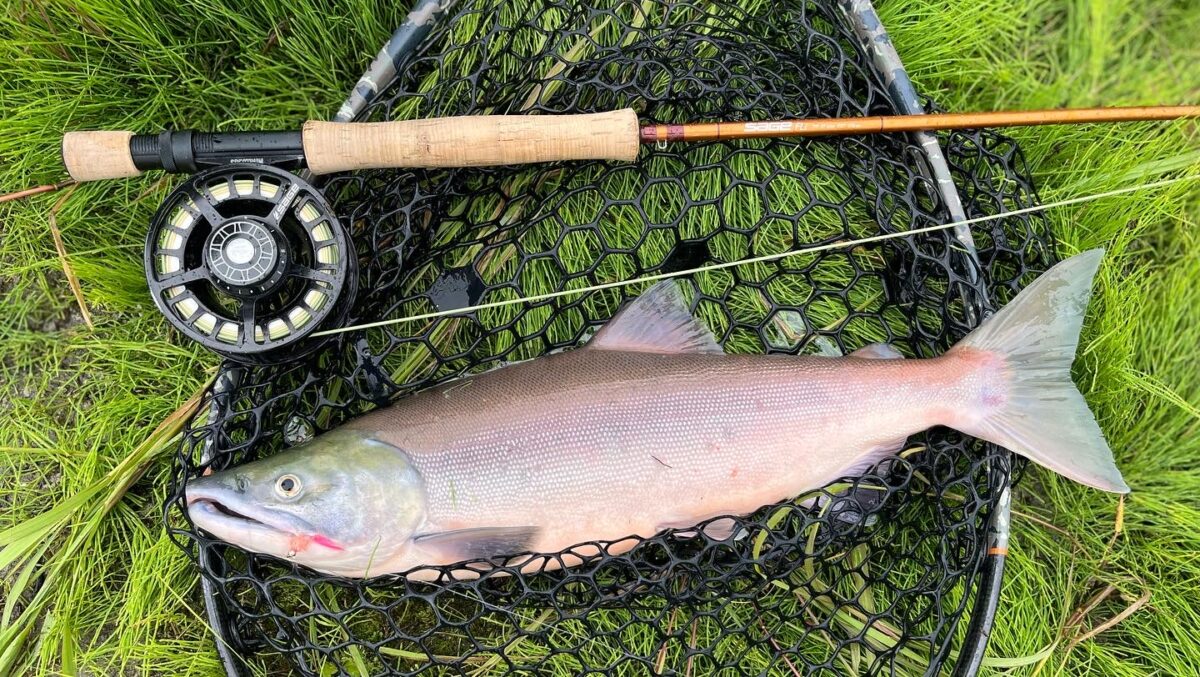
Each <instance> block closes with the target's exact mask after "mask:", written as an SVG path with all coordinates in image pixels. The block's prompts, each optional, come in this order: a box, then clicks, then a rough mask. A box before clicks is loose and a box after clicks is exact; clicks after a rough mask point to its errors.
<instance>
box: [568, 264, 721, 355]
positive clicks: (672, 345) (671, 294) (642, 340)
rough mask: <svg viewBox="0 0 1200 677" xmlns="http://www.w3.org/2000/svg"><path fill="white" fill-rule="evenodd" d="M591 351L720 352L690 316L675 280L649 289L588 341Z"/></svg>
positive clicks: (709, 332) (698, 322) (707, 331)
mask: <svg viewBox="0 0 1200 677" xmlns="http://www.w3.org/2000/svg"><path fill="white" fill-rule="evenodd" d="M587 347H588V348H589V349H591V350H613V351H624V352H637V353H718V354H719V353H723V352H724V351H723V350H721V346H719V345H718V344H717V340H716V339H715V338H713V335H712V332H711V331H709V330H708V327H705V326H704V325H703V324H701V323H700V321H699V320H697V319H696V318H694V317H692V314H691V313H690V312H689V311H688V306H687V303H685V302H684V299H683V293H682V292H681V291H680V290H679V285H678V284H677V283H676V282H675V281H674V280H664V281H663V282H659V283H658V284H656V285H654V286H653V287H650V288H649V289H647V290H646V291H645V292H643V293H642V295H641V296H639V297H637V298H636V299H634V300H633V302H632V303H630V304H629V305H628V306H626V307H625V308H624V309H623V310H621V311H620V312H619V313H617V314H616V315H615V316H614V317H613V318H612V319H611V320H609V321H608V324H606V325H604V327H603V328H602V329H601V330H600V331H599V332H597V334H596V336H595V337H593V338H592V340H591V341H589V342H588V344H587Z"/></svg>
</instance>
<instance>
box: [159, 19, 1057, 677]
mask: <svg viewBox="0 0 1200 677" xmlns="http://www.w3.org/2000/svg"><path fill="white" fill-rule="evenodd" d="M746 4H747V5H749V7H750V9H745V8H739V7H737V6H732V5H726V4H724V3H718V2H694V3H693V2H678V3H669V4H662V3H634V2H616V3H601V4H599V5H597V6H591V5H583V4H580V3H574V2H571V3H558V2H550V3H503V4H501V5H500V6H499V7H485V6H480V5H477V4H470V3H462V4H459V5H457V6H456V7H455V9H454V11H453V13H452V14H453V15H452V16H451V17H448V18H447V19H446V20H445V21H443V22H442V24H441V27H439V28H438V29H436V30H435V31H434V33H433V34H432V36H431V37H430V39H429V40H428V41H427V42H426V44H425V45H424V46H423V47H422V49H421V50H419V51H418V52H416V53H414V54H413V55H411V56H410V58H409V60H408V63H407V65H406V66H405V67H404V69H403V70H402V73H401V76H400V78H399V80H398V82H397V83H396V85H395V86H394V88H393V89H392V90H391V91H390V92H389V96H386V97H384V98H383V100H381V101H380V102H379V103H377V104H376V105H375V106H373V107H372V109H371V110H370V111H369V116H370V117H372V118H374V119H401V118H410V117H418V116H421V117H424V116H439V115H463V114H499V113H566V112H591V111H604V110H611V109H616V108H620V107H626V106H630V107H633V108H635V109H637V110H638V112H639V115H640V116H641V117H642V119H643V120H646V121H652V122H679V121H693V120H712V119H735V120H744V119H772V118H783V117H810V116H813V117H815V116H822V117H829V116H849V115H874V114H887V113H892V112H894V110H893V107H892V105H891V103H890V102H889V100H888V98H887V95H886V93H885V92H886V90H885V88H884V85H883V83H882V82H881V81H880V80H879V78H878V77H877V76H876V75H875V74H874V73H873V72H872V70H871V68H870V66H869V62H868V61H867V59H866V57H865V56H864V54H863V53H862V51H861V49H860V48H859V46H858V44H857V43H856V41H855V40H854V39H853V37H852V35H853V34H852V32H851V31H850V29H849V27H848V26H847V25H846V20H845V19H844V18H843V17H842V15H841V14H840V12H839V11H838V9H837V8H836V6H835V5H834V3H832V2H820V1H818V0H805V1H800V2H786V3H779V4H773V3H770V2H761V3H760V2H753V3H746ZM941 141H942V143H943V146H944V149H945V153H946V156H947V158H948V160H949V162H950V164H951V166H952V169H953V172H954V176H955V180H956V184H957V185H958V187H959V189H960V191H961V194H962V198H963V201H964V203H965V205H966V209H967V211H968V216H980V215H985V214H995V213H997V212H999V211H1001V210H1007V209H1015V208H1019V207H1025V206H1029V205H1031V204H1033V203H1034V200H1035V198H1034V195H1033V192H1032V189H1031V187H1030V184H1029V181H1028V180H1027V178H1025V175H1024V171H1023V167H1022V160H1021V157H1020V153H1019V151H1018V149H1017V147H1016V146H1015V144H1014V143H1013V142H1012V141H1010V140H1009V139H1007V138H1005V137H1003V136H1000V135H997V134H993V133H989V132H962V133H953V134H948V135H944V136H943V137H942V138H941ZM923 162H924V161H923V156H922V155H921V153H920V151H919V149H918V148H917V147H916V146H914V145H913V144H912V143H911V142H910V141H909V139H908V138H907V137H906V136H903V135H895V136H875V137H869V138H841V139H825V140H768V141H755V142H739V143H732V144H727V143H702V144H694V145H688V146H683V145H679V146H671V147H669V148H653V147H645V148H643V150H642V154H641V157H640V159H639V160H638V161H637V162H636V163H632V164H609V163H603V162H570V163H553V164H545V165H537V166H521V167H498V168H486V169H450V170H429V171H394V170H389V171H371V172H363V173H359V174H355V175H347V176H340V177H336V178H335V179H333V180H332V181H331V182H330V183H329V184H327V191H328V195H329V197H330V198H331V200H332V201H333V202H334V203H335V205H336V207H337V208H338V210H339V213H340V214H341V215H342V217H343V220H344V222H345V223H347V224H349V226H350V228H351V230H352V235H353V237H354V240H355V242H356V243H357V247H358V252H359V256H360V267H361V279H360V289H361V290H362V291H361V292H360V293H359V295H358V298H357V299H356V300H355V302H354V305H353V307H352V308H351V310H350V313H349V315H350V317H349V321H350V322H352V323H360V322H367V321H374V320H380V319H387V318H399V317H407V316H410V315H414V314H418V313H424V312H429V311H434V310H442V309H447V308H455V307H464V306H466V305H470V304H474V303H486V302H489V301H496V300H503V299H515V298H519V297H523V296H527V295H531V294H537V293H545V292H547V291H554V290H562V289H573V288H580V287H584V286H588V285H591V284H595V283H602V282H610V281H615V280H626V279H630V278H634V277H637V276H640V275H644V274H650V273H655V272H661V271H668V270H680V269H684V268H691V267H694V266H696V265H701V264H704V263H707V262H717V261H731V260H736V259H739V258H743V257H747V256H751V255H760V254H766V253H771V252H779V251H785V250H789V249H794V248H797V247H802V246H804V245H810V244H816V243H827V242H835V241H838V240H844V239H848V238H859V237H864V236H869V235H873V234H879V233H890V232H897V231H904V230H909V229H913V228H920V227H924V226H930V225H933V224H936V223H942V222H945V221H946V220H947V219H946V215H945V211H944V209H943V208H942V206H941V204H940V203H939V202H938V199H937V197H936V193H935V191H934V190H933V186H932V185H930V182H929V181H928V180H926V179H925V178H924V165H923ZM974 233H975V237H976V241H977V244H978V253H979V259H980V261H982V270H981V271H980V275H979V276H978V281H977V282H975V283H972V282H969V280H971V279H974V276H972V275H970V274H969V273H970V268H969V267H970V266H971V265H972V264H971V262H970V257H969V256H967V255H966V254H965V253H964V252H963V250H962V247H961V246H960V245H959V244H958V243H957V241H956V240H954V239H953V237H952V235H951V234H950V233H949V232H947V231H942V232H937V233H933V234H926V235H921V236H916V237H906V238H899V239H893V240H890V241H887V242H884V243H878V244H876V245H871V246H865V247H855V248H853V249H839V250H833V251H828V252H824V253H820V254H803V255H797V256H793V257H790V258H786V259H783V260H780V261H777V262H775V263H770V264H756V265H747V266H741V267H735V268H731V269H727V270H722V271H715V272H706V273H700V274H695V275H692V276H690V277H689V278H687V279H688V280H689V281H690V284H687V285H685V286H686V287H687V288H688V289H689V298H691V302H692V309H693V312H694V313H695V314H696V316H697V317H699V318H700V319H701V320H702V321H703V322H705V323H706V324H707V325H708V326H709V327H710V328H711V329H712V330H713V331H714V333H715V335H716V336H717V337H718V338H719V340H720V341H721V343H722V344H723V345H724V346H725V348H726V350H727V351H730V352H763V351H777V352H791V353H809V352H813V351H815V350H817V349H818V348H820V347H822V346H823V347H824V348H825V349H826V350H828V349H829V348H831V347H832V346H836V347H837V348H838V349H840V350H842V351H849V350H853V349H855V348H857V347H861V346H862V345H864V344H867V343H871V342H876V341H886V342H889V343H891V344H892V345H894V346H897V347H898V348H899V349H900V350H901V351H902V352H904V353H906V354H907V355H909V356H930V355H935V354H938V353H940V352H942V351H944V350H945V349H947V348H948V347H949V346H950V345H951V344H953V342H954V341H956V340H957V339H959V338H961V337H962V336H964V335H965V334H966V333H967V332H968V330H969V329H970V326H969V322H968V319H967V318H969V317H971V316H972V314H974V315H975V316H978V315H979V314H981V313H983V312H986V311H987V310H988V309H989V308H990V304H991V303H992V302H995V303H997V304H998V303H1001V302H1003V301H1004V300H1006V299H1007V298H1008V297H1009V296H1010V295H1011V294H1012V293H1013V292H1014V291H1015V290H1016V289H1018V288H1019V287H1020V286H1021V285H1022V284H1024V283H1026V282H1028V281H1029V280H1030V279H1031V278H1032V277H1033V276H1034V275H1035V274H1036V273H1037V272H1039V271H1040V270H1042V269H1044V267H1045V266H1046V265H1047V264H1048V263H1049V258H1050V256H1051V249H1052V248H1051V246H1050V240H1049V237H1050V236H1049V234H1048V233H1047V229H1046V224H1045V223H1044V222H1042V221H1040V220H1038V219H1036V218H1031V217H1022V218H1012V217H1008V218H1004V219H1002V220H999V221H995V222H991V223H988V224H985V225H983V226H979V227H976V229H975V231H974ZM646 286H647V285H639V286H635V287H629V288H624V289H612V290H608V291H604V292H591V293H583V294H579V295H572V296H567V297H563V298H560V299H555V300H552V301H543V302H530V303H521V304H517V305H512V306H507V307H503V308H496V309H491V310H486V311H479V312H474V313H469V314H466V315H463V316H457V317H452V318H444V319H439V320H428V321H420V322H409V323H404V324H396V325H391V326H388V327H384V328H378V329H372V330H368V331H360V332H355V333H349V334H343V335H341V336H339V337H338V338H336V339H334V340H333V341H331V342H330V343H329V344H328V345H326V346H325V347H324V348H322V349H321V350H320V351H318V352H317V353H315V354H313V355H311V356H309V357H307V358H305V359H304V360H303V361H301V362H299V363H292V364H288V365H282V366H275V367H253V368H245V369H241V368H239V369H241V371H240V373H241V380H240V385H239V386H238V387H236V388H234V389H232V390H230V391H228V392H222V393H217V394H212V393H210V398H215V404H216V405H217V406H216V409H215V414H214V415H213V416H211V417H209V418H207V419H205V418H203V417H202V418H200V419H198V420H196V421H193V422H192V425H191V426H190V428H189V431H188V433H187V436H186V440H185V443H184V445H183V447H182V449H181V451H180V454H179V457H178V471H177V473H176V486H175V489H176V491H175V492H174V498H173V499H172V500H171V501H170V502H169V503H168V505H167V506H166V513H167V521H168V525H169V528H170V529H171V531H172V534H173V536H174V538H175V539H176V540H177V541H178V542H179V543H180V545H181V546H182V547H184V548H185V550H186V551H187V552H188V553H190V554H191V555H192V556H193V557H195V558H196V560H197V562H198V563H199V564H200V566H201V571H202V575H203V576H204V577H205V578H206V579H207V580H208V581H210V582H211V583H212V589H213V590H214V593H215V600H214V601H215V602H216V603H217V606H218V608H219V609H220V610H221V613H220V614H219V616H218V618H217V621H218V625H219V626H221V627H219V628H218V629H219V630H220V631H221V633H222V634H223V636H224V638H225V640H226V641H228V642H230V643H232V645H233V646H234V647H235V648H236V649H238V650H239V651H240V652H243V653H245V654H248V655H249V654H256V653H257V654H258V655H257V657H256V658H254V660H258V661H265V662H266V665H267V667H268V669H269V668H270V667H271V665H273V664H275V663H277V662H279V661H286V662H287V663H290V664H291V666H292V667H294V668H296V669H298V670H300V671H301V672H303V673H305V674H322V675H324V674H330V673H331V672H345V673H349V674H364V675H365V674H371V675H375V674H393V673H427V674H435V673H436V674H441V673H442V672H447V671H448V672H452V673H459V674H466V673H470V674H490V673H495V672H505V671H520V672H530V673H533V672H537V673H545V672H550V671H554V672H558V673H564V674H567V673H569V674H586V673H601V674H618V673H620V674H645V673H647V672H661V673H671V674H689V675H690V674H697V675H699V674H708V673H711V672H714V671H716V670H720V669H727V670H728V673H729V674H741V673H744V672H762V671H767V672H772V673H782V674H791V673H801V672H804V673H815V674H846V673H869V674H876V673H885V672H890V673H897V672H898V673H902V674H909V673H923V672H926V671H931V672H932V671H936V670H937V669H938V666H940V665H942V664H943V663H945V662H946V661H947V660H948V659H952V658H953V657H954V655H955V647H956V645H957V643H958V642H959V641H961V639H962V636H963V634H964V633H965V631H966V625H967V624H966V623H964V622H963V621H964V619H965V617H966V616H967V615H968V614H969V613H970V609H971V601H972V599H973V595H972V592H973V584H974V581H975V579H976V574H977V573H978V571H979V568H980V566H981V564H982V562H983V561H984V557H985V552H984V550H985V547H986V545H985V531H986V526H987V524H988V517H989V514H990V511H991V509H992V508H993V507H994V505H995V503H996V500H997V495H998V492H999V490H1000V489H1001V488H1002V487H1004V486H1006V485H1007V484H1008V482H1009V481H1010V479H1011V477H1010V472H1009V469H1010V466H1009V457H1008V454H1007V452H1004V451H1002V450H999V449H997V448H995V447H991V446H988V445H984V444H981V443H978V442H976V441H973V440H970V439H964V437H963V436H961V435H958V434H956V433H954V432H952V431H948V430H945V429H935V430H933V431H930V432H928V433H926V434H922V435H920V436H917V437H915V438H913V439H912V440H910V442H909V444H908V449H907V450H906V451H905V453H904V454H902V455H901V457H899V458H898V459H894V460H891V461H888V462H885V463H884V464H882V465H881V466H879V467H877V468H875V469H874V470H873V471H872V472H871V473H869V474H868V475H867V476H865V477H863V478H858V479H853V480H847V481H845V482H842V483H839V484H837V485H834V486H831V487H829V488H827V489H825V490H824V491H823V493H824V494H825V495H826V497H828V499H829V500H826V501H824V502H820V503H818V504H817V505H819V506H820V507H806V506H811V505H813V504H812V503H805V504H803V505H802V504H801V502H799V501H796V502H787V503H782V504H779V505H773V506H768V507H764V508H763V509H762V510H761V511H759V512H758V513H756V514H754V515H751V516H747V517H741V518H738V519H739V521H740V523H741V526H742V527H743V528H744V530H745V531H744V536H743V537H742V538H739V539H737V540H734V541H728V542H717V541H712V540H710V539H708V538H707V537H706V536H703V535H702V536H699V537H696V536H692V537H688V536H687V535H684V534H679V533H672V532H668V533H664V534H661V535H659V536H657V537H655V538H652V539H648V540H645V541H644V542H641V543H640V544H639V545H637V546H636V547H634V548H633V549H632V550H631V551H629V552H627V553H625V554H621V555H618V556H609V555H600V556H593V557H587V561H586V562H585V563H584V564H583V565H581V566H577V567H573V568H570V569H567V570H561V571H553V572H543V573H538V574H523V573H520V572H516V571H505V570H503V569H501V570H498V571H495V572H493V573H489V574H486V575H484V576H482V577H481V578H480V579H478V580H474V581H454V580H453V576H452V574H451V572H450V571H446V572H445V576H444V577H443V580H442V581H440V582H434V583H429V582H418V581H411V580H407V579H406V578H405V577H404V576H394V575H393V576H383V577H379V578H375V579H371V580H368V581H352V580H346V579H337V578H333V577H328V576H323V575H319V574H316V573H314V572H312V571H309V570H306V569H301V568H297V567H295V566H293V565H290V564H288V563H286V562H282V561H279V560H276V559H273V558H270V557H265V556H260V555H252V554H248V553H246V552H243V551H241V550H239V549H237V548H233V547H229V546H226V545H223V544H221V543H219V542H216V541H214V540H212V539H210V538H208V537H207V536H206V535H205V534H202V533H198V532H197V531H196V530H195V529H194V528H193V527H192V526H191V524H190V523H189V522H188V521H187V519H186V515H185V511H184V510H183V508H182V504H181V496H182V495H183V490H184V487H185V486H186V483H187V482H188V479H189V478H192V477H195V476H197V475H198V474H199V473H200V472H203V471H204V470H205V469H206V468H208V467H209V466H210V465H211V467H213V468H215V469H223V468H226V467H230V466H233V465H236V464H238V463H241V462H244V461H246V460H250V459H253V458H258V457H261V456H264V455H267V454H271V453H275V452H277V451H279V450H281V449H282V448H284V447H285V446H287V445H288V444H290V443H295V442H296V441H297V439H299V438H302V437H303V433H304V432H305V431H308V430H315V431H324V430H327V429H330V428H332V427H335V426H337V425H338V424H339V423H340V422H342V421H344V420H345V419H346V418H348V417H350V416H353V415H356V414H358V413H361V412H364V411H366V410H369V409H371V408H373V407H376V406H380V405H382V404H385V403H386V402H387V401H388V400H389V399H391V398H394V397H396V396H401V395H404V394H406V393H410V392H412V391H414V390H416V389H419V388H422V387H426V386H429V385H431V384H435V383H438V382H441V381H443V380H446V379H449V378H452V377H455V376H458V375H461V374H463V373H468V372H475V371H480V370H484V369H487V368H489V367H493V366H495V365H497V364H499V363H501V362H505V361H512V360H518V359H525V358H533V357H537V356H539V355H542V354H544V353H546V352H547V351H550V350H554V349H559V348H565V347H571V346H576V345H578V344H579V343H580V342H581V341H582V340H583V339H584V338H585V337H586V335H588V334H589V333H590V332H591V331H593V330H594V329H595V328H596V327H598V326H600V325H601V324H603V323H604V322H605V321H606V320H607V319H608V318H610V317H611V316H612V315H613V313H614V312H615V311H616V310H617V309H618V308H619V307H620V306H621V304H622V303H623V302H624V301H625V300H627V299H629V298H632V297H633V296H636V295H637V294H638V293H640V292H641V291H642V290H644V289H645V288H646ZM989 299H991V300H990V301H989ZM225 369H226V370H229V369H233V367H232V365H227V366H226V367H225ZM206 444H211V448H212V449H213V450H214V455H213V458H212V459H211V462H202V460H201V458H202V453H203V450H204V448H205V445H206ZM596 481H597V482H604V481H605V478H603V477H597V478H596Z"/></svg>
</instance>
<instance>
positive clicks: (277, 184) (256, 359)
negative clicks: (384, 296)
mask: <svg viewBox="0 0 1200 677" xmlns="http://www.w3.org/2000/svg"><path fill="white" fill-rule="evenodd" d="M144 264H145V274H146V281H147V283H148V284H149V286H150V294H151V296H152V297H153V299H154V304H155V305H156V306H157V307H158V309H159V310H160V311H161V312H162V313H163V315H165V316H166V317H167V320H168V321H169V322H170V323H171V325H172V326H173V327H175V328H176V329H178V330H179V331H181V332H182V333H183V334H184V335H186V336H187V337H188V338H190V339H192V340H194V341H196V342H197V343H200V344H201V345H203V346H204V347H206V348H208V349H209V350H212V351H213V352H215V353H217V354H219V355H221V356H223V357H227V358H229V359H232V360H235V361H239V362H246V363H276V362H281V361H284V360H287V359H292V358H294V357H297V356H299V355H303V354H305V353H307V352H310V351H311V350H312V349H315V348H316V347H317V346H319V345H320V343H321V342H320V341H305V339H306V338H308V337H309V335H310V334H312V333H313V332H314V331H316V330H317V329H318V328H321V327H323V326H329V325H331V324H332V325H336V324H340V321H341V319H342V318H343V317H344V314H345V311H346V309H347V308H349V306H350V305H351V304H352V302H353V298H354V294H355V292H356V287H357V273H358V270H357V269H358V263H357V254H356V252H355V251H354V248H353V245H352V243H351V241H350V237H349V235H348V234H347V232H346V230H345V228H344V227H343V226H342V224H341V222H340V221H339V220H338V218H337V214H336V213H335V212H334V210H333V207H331V206H330V204H329V203H328V201H326V200H325V197H324V196H323V195H322V194H321V192H320V190H319V189H317V188H316V187H315V186H313V185H312V184H311V183H309V182H308V181H306V180H304V179H303V178H301V177H299V176H296V175H295V174H293V173H291V172H288V171H285V170H283V169H279V168H277V167H273V166H270V165H248V164H229V165H223V166H219V167H214V168H211V169H207V170H205V171H202V172H199V173H197V174H195V175H193V176H191V177H189V178H188V180H187V181H186V182H184V183H183V184H182V185H180V186H179V187H177V188H176V189H175V190H174V191H172V192H171V194H170V195H169V196H167V199H166V200H164V201H163V204H162V205H161V206H160V207H159V209H158V211H157V212H156V213H155V215H154V218H153V219H152V220H151V224H150V229H149V232H148V233H147V235H146V247H145V253H144Z"/></svg>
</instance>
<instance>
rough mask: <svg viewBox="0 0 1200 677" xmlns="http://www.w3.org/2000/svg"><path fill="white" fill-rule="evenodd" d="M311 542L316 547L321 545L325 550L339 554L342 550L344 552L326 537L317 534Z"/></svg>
mask: <svg viewBox="0 0 1200 677" xmlns="http://www.w3.org/2000/svg"><path fill="white" fill-rule="evenodd" d="M312 541H313V543H316V544H317V545H323V546H325V547H326V548H329V549H330V550H337V551H339V552H340V551H342V550H345V548H343V547H342V546H340V545H338V544H337V543H334V542H333V541H331V540H329V538H328V537H326V536H322V535H321V534H317V535H316V536H313V537H312Z"/></svg>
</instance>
